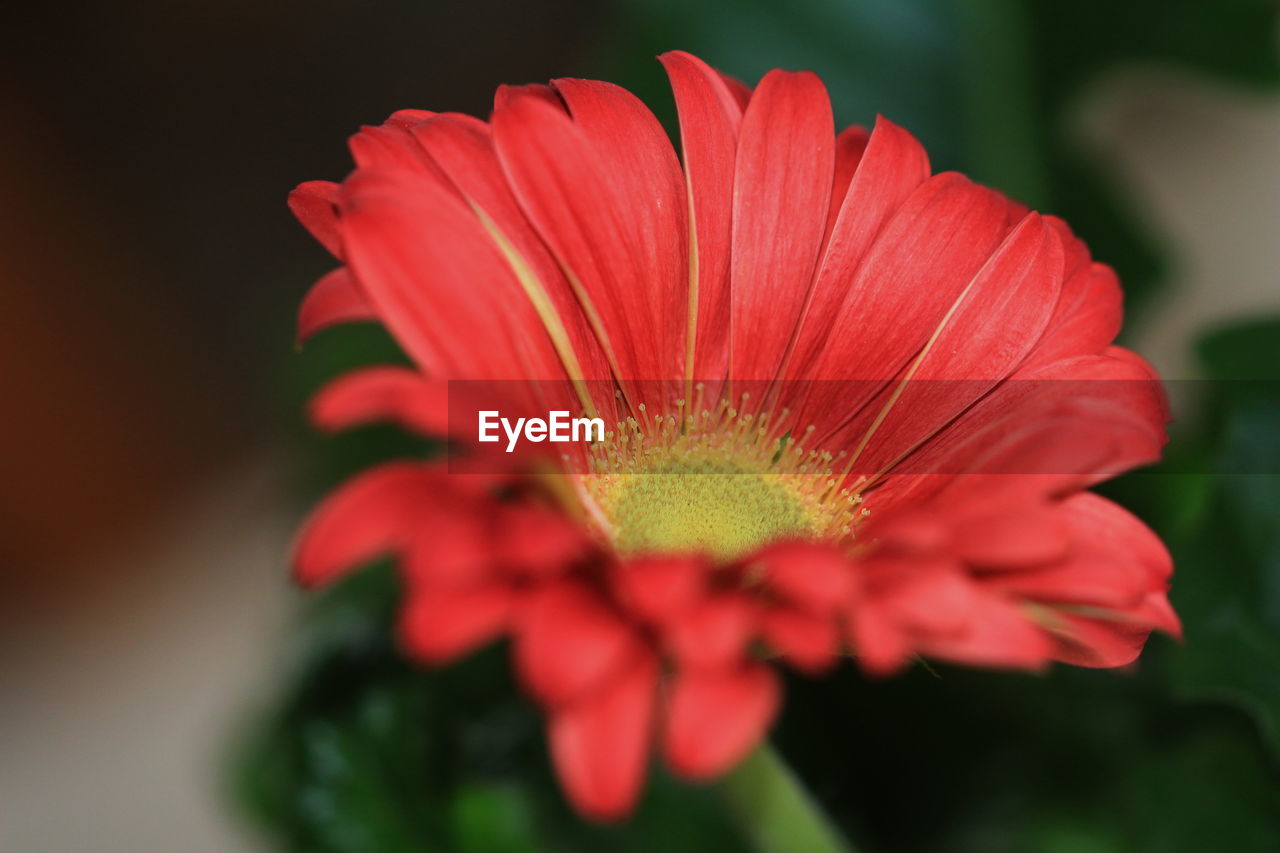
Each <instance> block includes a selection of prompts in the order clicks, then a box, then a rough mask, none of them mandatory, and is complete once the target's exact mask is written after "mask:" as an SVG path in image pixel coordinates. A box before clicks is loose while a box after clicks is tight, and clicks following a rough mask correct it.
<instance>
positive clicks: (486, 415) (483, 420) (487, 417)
mask: <svg viewBox="0 0 1280 853" xmlns="http://www.w3.org/2000/svg"><path fill="white" fill-rule="evenodd" d="M497 416H498V413H497V412H495V411H492V410H489V411H484V412H480V436H479V440H480V441H497V440H498V436H496V435H490V434H489V430H491V429H497V427H498V424H497V423H496V422H495V421H494V420H493V419H494V418H496V417H497Z"/></svg>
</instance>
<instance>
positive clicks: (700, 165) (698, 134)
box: [658, 50, 743, 380]
mask: <svg viewBox="0 0 1280 853" xmlns="http://www.w3.org/2000/svg"><path fill="white" fill-rule="evenodd" d="M658 58H659V59H660V60H661V61H662V64H663V66H664V67H665V68H666V70H667V76H668V77H669V78H670V80H671V89H672V91H673V92H674V93H675V98H676V107H677V109H678V110H679V114H680V143H681V150H682V152H683V158H684V170H685V179H686V181H687V183H688V191H689V196H690V205H689V209H690V215H691V216H692V217H693V226H694V227H693V233H694V236H695V239H696V261H697V267H696V275H697V279H696V281H695V282H694V284H695V285H696V290H694V291H692V292H691V294H690V299H691V300H693V301H694V303H695V306H694V307H695V310H694V312H693V313H692V314H691V315H690V316H691V317H693V318H694V320H695V323H696V327H695V330H696V336H697V337H696V345H695V350H694V367H693V376H694V377H695V378H698V379H703V380H710V379H711V378H713V377H716V376H720V375H722V374H723V372H724V369H725V363H726V361H727V356H728V353H727V347H728V340H729V254H730V253H729V244H730V222H731V213H732V210H733V181H734V164H735V160H736V157H737V149H738V131H739V129H740V128H741V126H742V110H743V106H742V102H741V101H739V99H738V96H737V95H735V93H734V91H733V89H732V88H731V87H730V85H729V83H728V82H727V81H726V80H725V78H724V77H723V76H722V75H721V74H719V73H718V72H717V71H716V70H715V69H713V68H712V67H711V66H709V65H707V64H706V63H705V62H703V61H702V60H701V59H698V58H697V57H695V56H692V55H690V54H688V53H685V52H684V51H678V50H677V51H671V52H670V53H664V54H663V55H662V56H660V57H658ZM694 272H695V270H692V269H691V274H692V273H694Z"/></svg>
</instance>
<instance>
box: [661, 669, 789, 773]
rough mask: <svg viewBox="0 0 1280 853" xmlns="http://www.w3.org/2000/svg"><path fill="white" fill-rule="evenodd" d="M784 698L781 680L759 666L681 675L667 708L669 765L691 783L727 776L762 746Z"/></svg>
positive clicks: (666, 742)
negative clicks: (757, 747) (727, 773)
mask: <svg viewBox="0 0 1280 853" xmlns="http://www.w3.org/2000/svg"><path fill="white" fill-rule="evenodd" d="M780 699H781V689H780V687H779V684H778V677H777V675H776V674H774V672H773V670H771V669H770V668H769V667H767V666H765V665H764V664H761V663H757V662H754V661H753V662H750V663H743V664H740V665H738V666H736V667H732V668H728V669H711V670H699V669H692V670H689V669H686V670H681V671H680V672H679V673H678V674H677V675H676V678H675V680H674V682H673V684H672V686H671V698H670V703H669V705H668V708H667V719H666V731H665V738H664V743H663V747H664V750H663V751H664V754H665V755H666V759H667V763H668V764H669V765H670V766H671V769H672V770H674V771H675V772H676V773H679V774H680V775H681V776H684V777H686V778H689V779H711V778H714V777H715V776H718V775H720V774H721V773H724V772H725V771H726V770H728V769H729V768H731V767H733V766H734V765H735V764H737V763H738V762H739V761H741V760H742V759H743V758H744V757H746V755H747V753H748V752H750V751H751V749H752V748H753V747H754V746H755V745H756V744H758V743H759V742H760V741H761V739H762V738H763V737H764V734H765V732H766V731H767V730H768V728H769V726H770V724H772V722H773V719H774V716H775V715H776V714H777V711H778V705H779V701H780Z"/></svg>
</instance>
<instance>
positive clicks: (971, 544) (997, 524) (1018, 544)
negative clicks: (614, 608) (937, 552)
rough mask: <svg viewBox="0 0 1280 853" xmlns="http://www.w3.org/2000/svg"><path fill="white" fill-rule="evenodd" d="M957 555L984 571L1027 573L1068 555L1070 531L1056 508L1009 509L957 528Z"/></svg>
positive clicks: (962, 524) (955, 547)
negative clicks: (1028, 570) (1025, 570)
mask: <svg viewBox="0 0 1280 853" xmlns="http://www.w3.org/2000/svg"><path fill="white" fill-rule="evenodd" d="M956 527H957V529H956V532H955V542H954V546H953V547H954V549H955V551H954V553H955V554H956V556H958V557H960V558H961V559H963V560H965V561H967V562H969V563H971V564H973V565H976V566H980V567H983V568H992V569H1026V568H1032V567H1035V566H1038V565H1044V564H1045V563H1049V562H1052V561H1053V560H1056V559H1059V558H1061V557H1063V556H1065V554H1066V553H1067V547H1068V545H1069V539H1068V530H1067V527H1066V523H1065V521H1064V520H1063V518H1062V517H1061V514H1060V513H1058V512H1056V511H1055V510H1054V509H1053V508H1051V507H1048V506H1044V507H1028V508H1025V509H1024V508H1017V507H1009V508H1007V509H1005V510H1002V511H999V512H996V513H990V514H986V515H983V516H981V517H976V518H966V519H963V520H961V521H958V522H957V524H956Z"/></svg>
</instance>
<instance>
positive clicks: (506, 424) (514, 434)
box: [502, 418, 524, 453]
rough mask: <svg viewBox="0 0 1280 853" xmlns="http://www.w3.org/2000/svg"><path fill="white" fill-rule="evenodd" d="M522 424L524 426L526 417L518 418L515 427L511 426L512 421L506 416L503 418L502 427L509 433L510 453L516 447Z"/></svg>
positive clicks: (508, 444) (508, 448)
mask: <svg viewBox="0 0 1280 853" xmlns="http://www.w3.org/2000/svg"><path fill="white" fill-rule="evenodd" d="M522 426H524V418H516V425H515V429H512V428H511V421H509V420H507V419H506V418H503V419H502V429H503V431H505V432H506V434H507V452H508V453H510V452H512V451H513V450H515V449H516V441H517V440H518V439H519V438H520V427H522Z"/></svg>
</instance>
